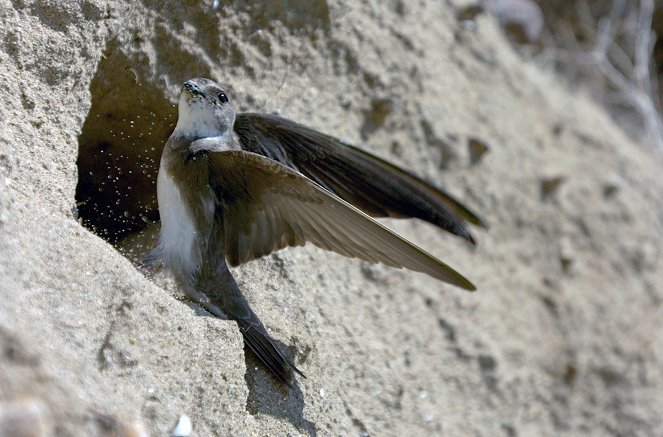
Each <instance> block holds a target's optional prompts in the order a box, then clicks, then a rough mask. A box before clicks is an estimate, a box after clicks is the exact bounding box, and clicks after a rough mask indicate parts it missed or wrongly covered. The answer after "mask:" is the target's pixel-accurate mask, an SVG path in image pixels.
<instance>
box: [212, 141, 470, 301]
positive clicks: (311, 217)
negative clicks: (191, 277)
mask: <svg viewBox="0 0 663 437" xmlns="http://www.w3.org/2000/svg"><path fill="white" fill-rule="evenodd" d="M208 157H209V160H210V167H209V168H210V185H211V187H212V188H213V190H214V191H215V193H216V195H217V198H218V199H219V202H220V208H221V209H220V213H221V214H222V217H219V219H222V220H223V234H224V239H225V241H224V242H223V244H224V250H225V254H226V258H227V259H228V262H229V263H230V264H231V265H238V264H241V263H244V262H246V261H249V260H252V259H255V258H258V257H261V256H263V255H267V254H269V253H271V252H273V251H275V250H278V249H281V248H283V247H286V246H297V245H303V244H304V243H305V242H311V243H313V244H315V245H316V246H318V247H321V248H323V249H326V250H330V251H333V252H336V253H339V254H341V255H345V256H347V257H356V258H360V259H363V260H366V261H371V262H375V263H382V264H386V265H388V266H392V267H396V268H407V269H410V270H414V271H417V272H422V273H426V274H428V275H430V276H432V277H434V278H437V279H440V280H442V281H445V282H449V283H451V284H454V285H457V286H459V287H462V288H465V289H467V290H474V289H475V287H474V285H473V284H472V283H471V282H469V281H468V280H467V279H466V278H465V277H463V276H462V275H461V274H460V273H458V272H456V271H455V270H454V269H452V268H451V267H449V266H448V265H446V264H445V263H443V262H442V261H440V260H438V259H436V258H434V257H433V256H431V255H430V254H428V253H426V252H425V251H423V250H422V249H420V248H418V247H417V246H415V245H414V244H412V243H410V242H408V241H407V240H405V239H403V238H401V237H399V236H398V235H396V234H395V233H393V232H392V231H390V230H389V229H387V228H386V227H384V226H383V225H381V224H380V223H378V222H376V221H375V220H373V219H372V218H370V217H369V216H368V215H366V214H364V213H363V212H361V211H360V210H358V209H357V208H355V207H353V206H352V205H350V204H349V203H347V202H345V201H344V200H342V199H340V198H339V197H337V196H335V195H334V194H332V193H330V192H328V191H327V190H325V189H323V188H321V187H320V186H319V185H318V184H316V183H315V182H313V181H311V180H310V179H308V178H306V177H305V176H303V175H301V174H299V173H297V172H295V171H294V170H292V169H290V168H288V167H285V166H284V165H282V164H280V163H278V162H275V161H273V160H271V159H268V158H265V157H263V156H260V155H257V154H254V153H250V152H245V151H227V152H210V153H209V154H208Z"/></svg>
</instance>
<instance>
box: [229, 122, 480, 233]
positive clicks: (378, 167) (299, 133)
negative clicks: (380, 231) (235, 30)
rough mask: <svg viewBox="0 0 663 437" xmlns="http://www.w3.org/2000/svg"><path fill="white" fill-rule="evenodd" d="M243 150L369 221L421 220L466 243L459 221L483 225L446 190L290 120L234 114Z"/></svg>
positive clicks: (462, 224)
mask: <svg viewBox="0 0 663 437" xmlns="http://www.w3.org/2000/svg"><path fill="white" fill-rule="evenodd" d="M235 132H237V134H238V135H239V137H240V142H241V144H242V148H243V149H244V150H247V151H250V152H254V153H258V154H261V155H264V156H267V157H268V158H271V159H273V160H275V161H278V162H281V163H282V164H285V165H287V166H289V167H291V168H294V169H296V170H298V171H299V172H301V173H302V174H304V175H305V176H307V177H309V178H310V179H312V180H314V181H315V182H317V183H318V184H320V185H322V186H323V187H325V188H327V189H328V190H330V191H332V192H333V193H335V194H336V195H338V196H339V197H341V198H342V199H344V200H345V201H347V202H350V203H351V204H353V205H355V206H356V207H358V208H359V209H361V210H362V211H364V212H365V213H367V214H369V215H371V216H373V217H401V218H402V217H413V218H419V219H422V220H426V221H428V222H430V223H433V224H434V225H437V226H439V227H441V228H443V229H445V230H447V231H449V232H451V233H453V234H456V235H459V236H461V237H463V238H465V239H467V240H469V241H471V242H472V243H474V239H473V237H472V235H471V234H470V232H469V231H468V230H467V227H466V225H465V221H467V222H469V223H472V224H474V225H477V226H482V227H487V225H486V223H485V221H483V220H482V219H481V218H479V216H477V215H476V214H475V213H473V212H472V211H471V210H470V209H469V208H467V207H466V206H465V205H463V204H462V203H460V202H459V201H458V200H456V199H455V198H454V197H453V196H451V195H450V194H448V193H447V192H445V191H443V190H441V189H439V188H436V187H434V186H433V185H431V184H429V183H428V182H426V181H424V180H422V179H420V178H418V177H416V176H414V175H412V174H411V173H409V172H407V171H406V170H403V169H402V168H399V167H397V166H395V165H393V164H391V163H389V162H387V161H385V160H383V159H381V158H379V157H377V156H374V155H372V154H370V153H368V152H365V151H363V150H361V149H359V148H357V147H354V146H351V145H349V144H345V143H343V142H341V141H339V140H337V139H336V138H333V137H330V136H328V135H324V134H322V133H320V132H317V131H315V130H313V129H309V128H307V127H305V126H302V125H300V124H297V123H295V122H292V121H290V120H287V119H284V118H281V117H277V116H274V115H267V114H256V113H244V114H238V115H237V120H236V121H235Z"/></svg>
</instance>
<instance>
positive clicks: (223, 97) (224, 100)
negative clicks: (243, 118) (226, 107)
mask: <svg viewBox="0 0 663 437" xmlns="http://www.w3.org/2000/svg"><path fill="white" fill-rule="evenodd" d="M217 97H218V98H219V102H221V103H228V96H227V95H226V93H219V95H218V96H217Z"/></svg>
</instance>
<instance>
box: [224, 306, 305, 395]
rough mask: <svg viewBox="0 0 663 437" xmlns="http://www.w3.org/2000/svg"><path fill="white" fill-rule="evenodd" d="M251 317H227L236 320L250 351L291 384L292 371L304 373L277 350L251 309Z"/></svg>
mask: <svg viewBox="0 0 663 437" xmlns="http://www.w3.org/2000/svg"><path fill="white" fill-rule="evenodd" d="M249 311H250V312H251V316H252V317H251V318H250V319H246V318H237V319H234V318H233V317H232V316H230V315H229V317H230V318H231V319H233V320H236V321H237V324H238V325H239V328H240V331H241V332H242V335H243V336H244V343H245V344H246V345H247V346H248V347H249V349H251V351H252V352H253V353H254V354H256V356H257V357H258V359H260V361H262V363H263V364H264V365H265V366H267V368H268V369H269V370H271V371H272V373H274V375H276V377H277V378H278V379H280V380H281V381H283V382H284V383H285V384H287V385H289V386H291V380H292V373H293V372H296V373H298V374H299V375H301V376H303V377H305V376H304V374H303V373H302V372H301V371H300V370H299V369H298V368H297V367H295V365H294V364H293V363H292V361H290V360H289V359H288V358H286V357H285V355H283V354H282V353H281V351H280V350H279V348H278V346H277V345H276V344H275V342H274V340H273V339H272V338H271V337H270V335H269V334H268V333H267V330H266V329H265V327H264V326H263V324H262V323H261V322H260V320H259V319H258V317H257V316H256V315H255V313H253V311H251V309H250V308H249Z"/></svg>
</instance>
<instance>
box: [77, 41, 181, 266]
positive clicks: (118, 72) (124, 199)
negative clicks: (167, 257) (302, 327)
mask: <svg viewBox="0 0 663 437" xmlns="http://www.w3.org/2000/svg"><path fill="white" fill-rule="evenodd" d="M145 64H146V62H145V60H142V59H129V58H128V57H127V55H125V54H124V53H123V52H122V51H121V50H119V49H118V47H117V45H116V44H115V43H110V44H109V45H108V47H107V49H106V50H105V52H104V55H103V58H102V60H101V62H100V64H99V67H98V69H97V73H96V75H95V77H94V79H93V80H92V83H91V85H90V93H91V98H92V105H91V108H90V112H89V114H88V116H87V119H86V120H85V123H84V124H83V128H82V131H81V134H80V136H79V138H78V161H77V166H78V185H77V187H76V205H77V207H78V216H79V220H81V223H82V224H83V225H84V226H85V227H87V228H88V229H90V230H91V231H93V232H94V233H96V234H97V235H99V236H101V237H102V238H104V239H106V240H107V241H109V242H110V243H111V244H113V245H115V246H116V247H118V248H120V249H121V248H122V246H123V245H124V243H123V240H126V239H127V238H126V237H128V236H130V235H134V236H135V235H143V234H144V237H145V238H144V240H145V241H144V242H143V243H142V244H141V243H137V242H133V243H132V244H131V246H132V247H133V248H135V249H136V252H142V251H143V249H144V251H145V252H146V251H148V250H149V249H150V248H151V245H152V244H153V238H154V235H156V233H155V232H141V231H143V230H146V229H147V228H148V227H149V226H150V225H151V224H152V223H154V222H156V221H158V220H159V212H158V209H157V199H156V178H157V172H158V170H159V159H160V156H161V151H162V149H163V146H164V144H165V142H166V140H167V139H168V136H169V135H170V133H171V131H172V130H173V127H174V125H175V122H176V121H177V111H176V108H175V106H174V105H173V103H171V102H170V101H169V100H168V99H167V98H166V97H165V95H164V89H165V87H159V86H157V84H155V83H154V82H153V81H152V82H150V80H146V79H145V78H143V77H141V76H140V73H138V72H137V70H136V69H135V68H134V67H133V66H135V65H145ZM143 246H149V247H143ZM125 255H127V256H129V257H130V258H132V257H133V256H132V254H131V253H125ZM133 255H135V256H137V257H138V256H141V255H142V254H141V253H135V254H133Z"/></svg>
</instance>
